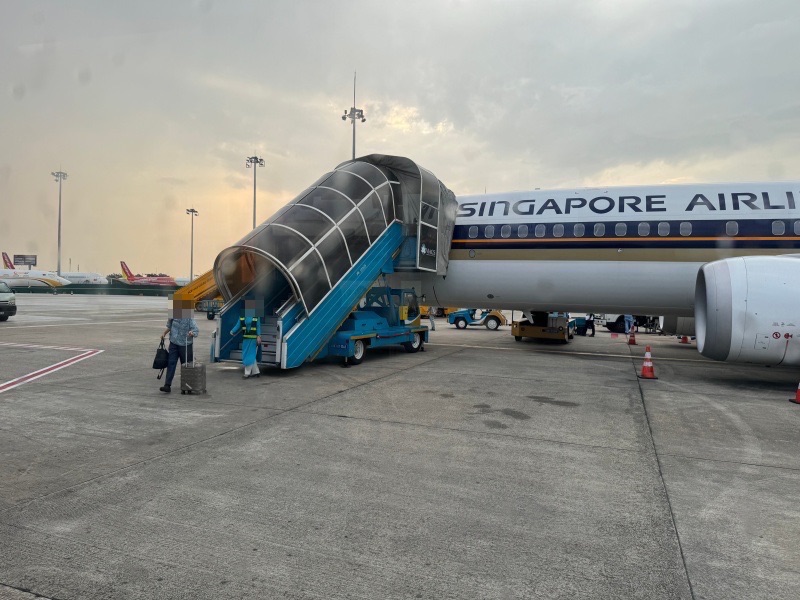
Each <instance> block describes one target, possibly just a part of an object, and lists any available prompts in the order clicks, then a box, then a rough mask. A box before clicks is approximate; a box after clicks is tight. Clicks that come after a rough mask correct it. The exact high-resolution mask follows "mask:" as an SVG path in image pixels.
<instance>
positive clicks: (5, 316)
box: [0, 315, 8, 321]
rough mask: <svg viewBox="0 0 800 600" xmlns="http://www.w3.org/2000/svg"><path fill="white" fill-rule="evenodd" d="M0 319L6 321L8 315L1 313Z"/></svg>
mask: <svg viewBox="0 0 800 600" xmlns="http://www.w3.org/2000/svg"><path fill="white" fill-rule="evenodd" d="M0 321H8V315H3V316H2V317H0Z"/></svg>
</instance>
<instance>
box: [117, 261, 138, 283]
mask: <svg viewBox="0 0 800 600" xmlns="http://www.w3.org/2000/svg"><path fill="white" fill-rule="evenodd" d="M119 264H121V265H122V272H123V273H125V279H127V280H128V281H133V280H134V279H135V277H134V276H133V273H131V270H130V269H129V268H128V265H126V264H125V261H124V260H121V261H119Z"/></svg>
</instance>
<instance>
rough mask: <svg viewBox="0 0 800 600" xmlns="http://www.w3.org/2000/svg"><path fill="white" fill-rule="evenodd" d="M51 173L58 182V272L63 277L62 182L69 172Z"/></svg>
mask: <svg viewBox="0 0 800 600" xmlns="http://www.w3.org/2000/svg"><path fill="white" fill-rule="evenodd" d="M50 175H52V176H53V177H55V181H57V182H58V266H57V271H56V272H57V273H58V276H59V277H61V182H62V181H64V180H65V179H66V178H67V174H66V173H65V172H64V171H51V172H50ZM28 268H30V267H28Z"/></svg>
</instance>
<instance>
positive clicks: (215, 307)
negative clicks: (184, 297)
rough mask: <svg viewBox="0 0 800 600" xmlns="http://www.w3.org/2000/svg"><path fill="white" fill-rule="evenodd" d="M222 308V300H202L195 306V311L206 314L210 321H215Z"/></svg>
mask: <svg viewBox="0 0 800 600" xmlns="http://www.w3.org/2000/svg"><path fill="white" fill-rule="evenodd" d="M221 308H222V300H220V299H219V298H212V299H209V300H200V301H199V302H197V303H196V304H195V305H194V309H195V310H196V311H197V312H204V313H206V318H207V319H208V320H209V321H213V320H214V317H216V316H217V315H218V314H219V311H220V309H221Z"/></svg>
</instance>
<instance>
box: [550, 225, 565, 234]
mask: <svg viewBox="0 0 800 600" xmlns="http://www.w3.org/2000/svg"><path fill="white" fill-rule="evenodd" d="M563 235H564V226H563V225H562V224H561V223H556V224H555V225H553V237H562V236H563Z"/></svg>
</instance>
